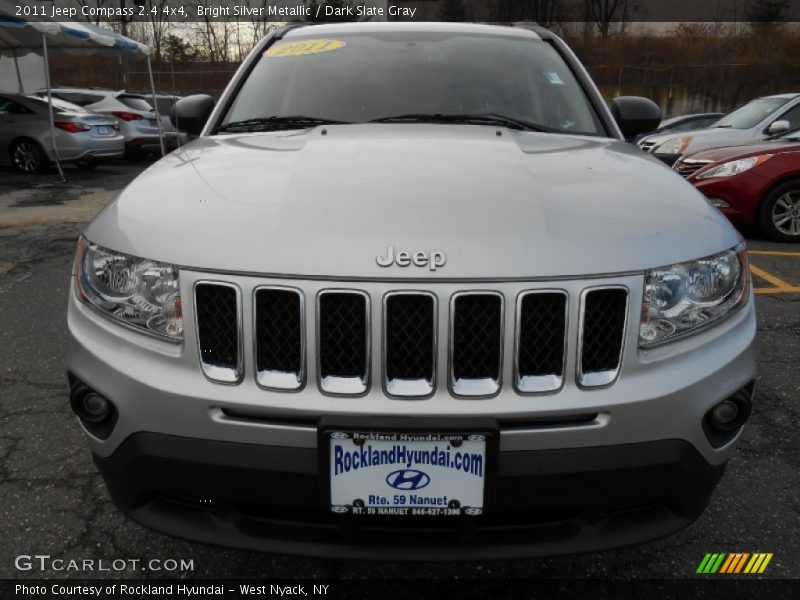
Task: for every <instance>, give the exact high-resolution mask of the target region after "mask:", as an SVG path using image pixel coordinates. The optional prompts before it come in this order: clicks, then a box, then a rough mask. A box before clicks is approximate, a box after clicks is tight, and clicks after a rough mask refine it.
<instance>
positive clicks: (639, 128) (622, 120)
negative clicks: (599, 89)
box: [609, 96, 661, 140]
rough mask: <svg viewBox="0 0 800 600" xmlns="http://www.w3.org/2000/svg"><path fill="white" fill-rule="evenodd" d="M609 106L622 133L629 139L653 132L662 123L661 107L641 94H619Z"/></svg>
mask: <svg viewBox="0 0 800 600" xmlns="http://www.w3.org/2000/svg"><path fill="white" fill-rule="evenodd" d="M609 106H610V108H611V114H612V115H613V117H614V120H615V121H616V122H617V125H619V128H620V130H621V131H622V135H624V136H625V139H627V140H629V139H632V138H635V137H636V136H637V135H640V134H643V133H652V132H653V131H655V130H656V129H658V126H659V125H660V124H661V109H660V108H658V105H657V104H656V103H655V102H653V101H652V100H648V99H647V98H640V97H639V96H618V97H616V98H614V99H613V100H612V101H611V102H610V103H609Z"/></svg>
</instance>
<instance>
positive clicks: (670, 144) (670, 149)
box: [653, 135, 694, 154]
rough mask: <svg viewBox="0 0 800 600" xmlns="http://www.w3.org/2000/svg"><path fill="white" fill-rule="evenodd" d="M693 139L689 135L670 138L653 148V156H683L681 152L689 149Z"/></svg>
mask: <svg viewBox="0 0 800 600" xmlns="http://www.w3.org/2000/svg"><path fill="white" fill-rule="evenodd" d="M693 139H694V138H692V136H690V135H687V136H685V137H679V138H672V139H671V140H667V141H666V142H664V143H663V144H661V145H660V146H656V147H655V148H653V154H683V151H684V150H686V148H688V147H689V144H691V143H692V140H693Z"/></svg>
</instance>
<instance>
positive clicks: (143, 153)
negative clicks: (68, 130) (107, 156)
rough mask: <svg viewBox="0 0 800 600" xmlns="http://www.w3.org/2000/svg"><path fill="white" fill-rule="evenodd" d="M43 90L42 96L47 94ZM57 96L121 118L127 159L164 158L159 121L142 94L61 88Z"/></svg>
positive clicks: (96, 89)
mask: <svg viewBox="0 0 800 600" xmlns="http://www.w3.org/2000/svg"><path fill="white" fill-rule="evenodd" d="M44 94H45V92H44V91H41V90H40V91H39V95H44ZM53 94H54V95H55V96H57V97H59V98H62V99H64V100H66V101H67V102H72V103H73V104H77V105H78V106H82V107H84V108H87V109H89V110H91V111H93V112H97V113H100V114H104V115H109V116H112V117H114V118H115V119H117V121H118V122H119V126H120V131H121V132H122V135H123V136H125V157H126V158H129V159H134V160H135V159H140V158H145V157H147V156H160V155H161V144H160V142H159V139H158V121H157V120H156V113H155V110H154V109H153V106H152V105H151V104H150V103H149V102H148V101H147V99H146V98H145V97H144V96H142V95H140V94H129V93H127V92H125V91H120V90H117V91H114V90H106V89H101V88H72V87H58V88H54V89H53Z"/></svg>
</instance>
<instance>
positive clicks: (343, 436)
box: [331, 431, 350, 440]
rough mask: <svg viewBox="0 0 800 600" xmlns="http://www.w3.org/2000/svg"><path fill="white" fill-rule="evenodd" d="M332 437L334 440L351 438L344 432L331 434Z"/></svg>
mask: <svg viewBox="0 0 800 600" xmlns="http://www.w3.org/2000/svg"><path fill="white" fill-rule="evenodd" d="M331 437H332V438H333V439H334V440H346V439H347V438H349V437H350V436H349V435H347V434H346V433H344V432H342V431H334V432H333V433H332V434H331Z"/></svg>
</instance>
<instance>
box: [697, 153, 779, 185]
mask: <svg viewBox="0 0 800 600" xmlns="http://www.w3.org/2000/svg"><path fill="white" fill-rule="evenodd" d="M771 157H772V154H761V155H759V156H751V157H749V158H742V159H739V160H732V161H730V162H726V163H722V164H721V165H717V166H716V167H712V168H710V169H709V170H708V171H703V172H702V173H699V174H697V175H695V179H709V178H711V177H732V176H733V175H738V174H739V173H744V172H745V171H748V170H750V169H752V168H753V167H755V166H756V165H760V164H761V163H763V162H764V161H766V160H767V159H769V158H771Z"/></svg>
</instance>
